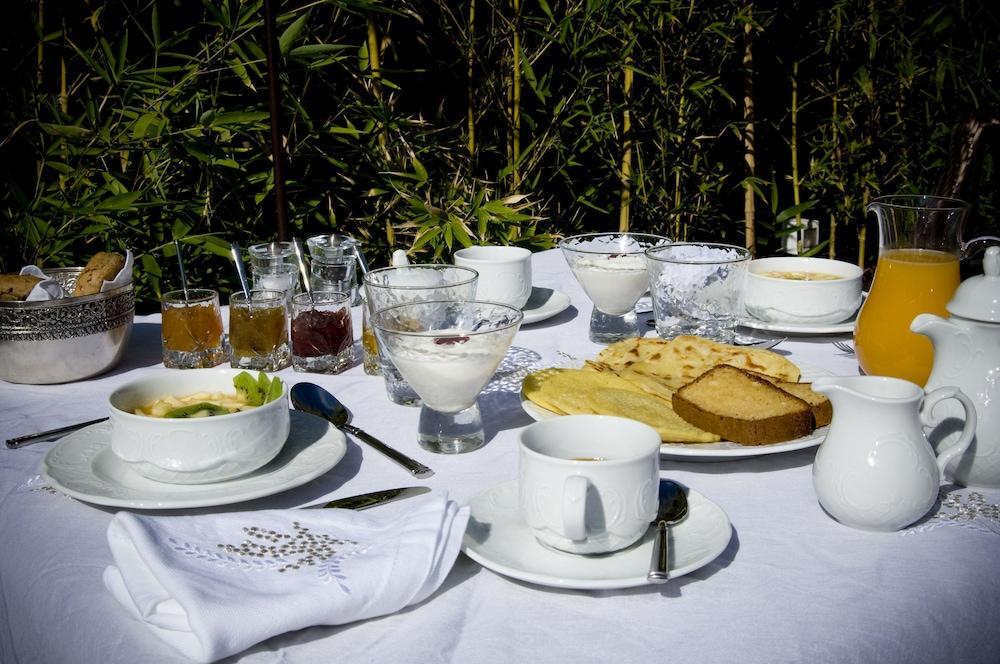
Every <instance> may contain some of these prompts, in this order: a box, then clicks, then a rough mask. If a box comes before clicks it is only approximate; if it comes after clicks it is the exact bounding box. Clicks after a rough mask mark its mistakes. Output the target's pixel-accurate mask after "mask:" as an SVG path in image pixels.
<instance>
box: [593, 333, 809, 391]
mask: <svg viewBox="0 0 1000 664" xmlns="http://www.w3.org/2000/svg"><path fill="white" fill-rule="evenodd" d="M597 359H598V361H599V362H601V363H603V364H605V365H607V366H609V367H611V368H612V369H613V370H614V371H615V372H616V373H618V374H619V375H621V374H622V372H623V371H624V370H625V369H627V368H629V367H632V366H633V365H638V366H636V367H635V368H634V369H632V371H633V372H636V373H640V374H643V375H646V376H656V377H660V378H665V379H668V382H667V387H668V388H670V389H673V390H676V389H678V388H679V387H681V386H682V385H685V384H687V383H690V382H691V381H693V380H694V379H695V378H697V377H698V376H700V375H702V374H703V373H705V372H706V371H708V370H709V369H711V368H712V367H714V366H716V365H719V364H728V365H730V366H734V367H737V368H739V369H745V370H747V371H753V372H756V373H760V374H764V375H767V376H773V377H774V378H777V379H778V380H783V381H788V382H792V383H795V382H798V380H799V376H800V375H801V372H800V371H799V368H798V367H797V366H795V364H794V363H792V362H791V361H789V360H787V359H786V358H784V357H783V356H781V355H779V354H778V353H775V352H774V351H770V350H764V349H762V348H748V347H740V346H730V345H727V344H721V343H717V342H714V341H709V340H707V339H702V338H701V337H693V336H680V337H676V338H675V339H671V340H669V341H667V340H664V339H646V338H635V339H626V340H624V341H619V342H618V343H615V344H612V345H611V346H608V347H607V348H605V349H604V350H603V351H601V352H600V354H599V355H598V356H597Z"/></svg>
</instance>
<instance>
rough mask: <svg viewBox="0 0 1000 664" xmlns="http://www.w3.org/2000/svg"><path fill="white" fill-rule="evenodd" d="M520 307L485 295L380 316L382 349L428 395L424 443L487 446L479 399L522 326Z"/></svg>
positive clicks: (430, 446) (421, 433)
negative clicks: (489, 298) (476, 298)
mask: <svg viewBox="0 0 1000 664" xmlns="http://www.w3.org/2000/svg"><path fill="white" fill-rule="evenodd" d="M523 317H524V316H523V314H522V313H521V310H520V309H515V308H514V307H511V306H508V305H506V304H499V303H497V302H484V301H478V300H435V301H428V302H416V303H412V304H402V305H398V306H394V307H389V308H388V309H382V310H381V311H378V312H376V313H375V315H374V316H372V326H373V327H374V328H375V333H376V335H377V336H378V342H379V347H380V348H381V349H382V350H383V352H385V353H386V354H387V355H388V356H389V359H390V360H391V361H392V363H393V364H394V365H395V367H396V368H397V369H398V370H399V372H400V373H401V374H402V375H403V378H405V379H406V381H407V382H408V383H409V384H410V385H411V386H412V387H413V389H414V390H416V392H417V394H418V395H419V396H420V399H421V402H422V404H421V408H420V424H419V426H418V429H417V441H418V442H419V443H420V446H421V447H422V448H424V449H425V450H428V451H430V452H437V453H439V454H460V453H463V452H471V451H472V450H474V449H477V448H479V447H481V446H482V445H483V443H485V441H486V438H485V435H484V433H483V420H482V418H481V417H480V414H479V406H478V405H477V404H476V398H477V397H478V396H479V392H480V391H481V390H482V389H483V387H484V386H485V385H486V383H488V382H489V380H490V378H492V377H493V374H494V372H496V369H497V367H498V366H499V365H500V362H501V361H502V360H503V358H504V355H506V353H507V349H508V348H510V344H511V342H512V341H513V340H514V335H515V334H516V333H517V330H518V328H519V327H520V326H521V320H522V319H523Z"/></svg>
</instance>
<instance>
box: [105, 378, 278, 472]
mask: <svg viewBox="0 0 1000 664" xmlns="http://www.w3.org/2000/svg"><path fill="white" fill-rule="evenodd" d="M109 402H110V403H109V406H110V408H109V410H110V416H111V418H110V419H111V451H112V452H114V454H115V455H116V456H118V457H119V458H120V459H122V460H123V461H124V462H125V463H127V464H129V466H130V467H131V468H132V470H134V471H136V472H137V473H139V474H140V475H143V476H145V477H148V478H149V479H152V480H156V481H159V482H169V483H171V484H204V483H207V482H221V481H224V480H228V479H232V478H235V477H239V476H241V475H246V474H247V473H250V472H252V471H254V470H256V469H257V468H260V467H261V466H263V465H264V464H266V463H267V462H268V461H270V460H271V459H273V458H274V457H275V456H276V455H277V454H278V452H279V451H281V448H282V446H283V445H284V444H285V440H286V439H287V438H288V431H289V426H290V425H289V416H288V387H287V386H286V385H285V384H284V383H282V382H281V380H280V379H278V378H277V377H273V378H272V377H269V376H267V375H266V374H251V373H249V372H246V371H240V370H238V369H222V368H219V369H189V370H186V371H171V372H167V373H160V374H156V375H155V376H147V377H145V378H139V379H138V380H134V381H132V382H130V383H126V384H125V385H123V386H121V387H120V388H118V389H117V390H115V391H114V392H113V393H112V394H111V396H110V397H109Z"/></svg>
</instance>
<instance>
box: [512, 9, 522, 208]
mask: <svg viewBox="0 0 1000 664" xmlns="http://www.w3.org/2000/svg"><path fill="white" fill-rule="evenodd" d="M511 2H512V5H513V8H514V20H513V22H512V28H513V31H514V35H513V46H512V49H513V54H512V55H513V59H512V65H511V72H510V75H511V89H510V91H511V115H510V119H511V149H510V154H511V169H512V173H513V181H514V190H515V191H516V190H517V189H518V187H520V185H521V174H520V172H519V170H518V166H517V163H518V161H520V159H521V0H511Z"/></svg>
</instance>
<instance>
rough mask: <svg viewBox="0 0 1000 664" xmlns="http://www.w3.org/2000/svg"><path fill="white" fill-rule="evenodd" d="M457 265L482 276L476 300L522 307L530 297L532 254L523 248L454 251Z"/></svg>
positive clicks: (498, 247)
mask: <svg viewBox="0 0 1000 664" xmlns="http://www.w3.org/2000/svg"><path fill="white" fill-rule="evenodd" d="M454 262H455V265H461V266H463V267H471V268H472V269H473V270H475V271H476V272H478V273H479V288H478V290H477V293H476V297H477V298H478V299H480V300H489V301H491V302H500V303H503V304H509V305H510V306H512V307H517V308H519V309H520V308H521V307H523V306H524V304H525V302H527V301H528V298H529V297H530V296H531V252H530V251H528V250H527V249H523V248H521V247H502V246H492V245H491V246H481V247H466V248H465V249H459V250H458V251H456V252H455V257H454Z"/></svg>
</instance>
